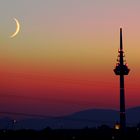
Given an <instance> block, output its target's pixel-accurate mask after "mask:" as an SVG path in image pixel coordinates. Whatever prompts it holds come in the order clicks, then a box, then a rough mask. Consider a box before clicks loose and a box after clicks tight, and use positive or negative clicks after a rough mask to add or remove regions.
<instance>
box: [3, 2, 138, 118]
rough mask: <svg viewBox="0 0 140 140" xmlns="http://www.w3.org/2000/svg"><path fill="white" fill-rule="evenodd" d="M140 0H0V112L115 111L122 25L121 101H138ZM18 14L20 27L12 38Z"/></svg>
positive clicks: (47, 113)
mask: <svg viewBox="0 0 140 140" xmlns="http://www.w3.org/2000/svg"><path fill="white" fill-rule="evenodd" d="M139 13H140V1H138V0H133V1H132V0H116V1H114V0H11V1H9V0H1V1H0V21H1V22H0V111H13V112H23V113H36V114H44V115H64V114H70V113H72V112H76V111H79V110H84V109H90V108H113V109H119V77H117V76H115V74H114V73H113V68H114V66H115V63H116V58H117V55H118V54H117V53H118V52H117V51H118V48H119V28H120V27H122V28H123V43H124V50H125V54H126V60H127V62H128V64H129V68H130V69H131V72H130V74H129V76H126V78H125V81H126V83H125V87H126V107H134V106H140V94H139V91H140V86H139V81H140V74H139V71H140V63H139V59H140V14H139ZM13 18H17V19H18V20H19V22H20V24H21V31H20V33H19V34H18V35H17V36H16V37H15V38H12V39H11V38H10V35H11V34H12V33H13V32H14V31H15V22H14V20H13Z"/></svg>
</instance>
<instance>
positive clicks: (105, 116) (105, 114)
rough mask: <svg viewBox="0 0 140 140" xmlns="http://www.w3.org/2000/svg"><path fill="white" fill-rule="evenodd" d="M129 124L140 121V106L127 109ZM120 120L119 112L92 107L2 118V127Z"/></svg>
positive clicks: (88, 124)
mask: <svg viewBox="0 0 140 140" xmlns="http://www.w3.org/2000/svg"><path fill="white" fill-rule="evenodd" d="M126 115H127V125H128V126H136V125H137V124H138V123H139V122H140V107H135V108H130V109H127V110H126ZM117 121H119V112H118V111H116V110H108V109H90V110H85V111H80V112H76V113H73V114H71V115H68V116H62V117H48V118H30V119H24V120H20V121H17V122H13V120H12V119H10V118H1V119H0V129H36V130H41V129H44V128H47V127H50V128H54V129H59V128H60V129H63V128H64V129H69V128H73V129H78V128H86V127H89V128H90V127H98V126H101V125H108V126H111V127H113V126H114V124H115V122H117Z"/></svg>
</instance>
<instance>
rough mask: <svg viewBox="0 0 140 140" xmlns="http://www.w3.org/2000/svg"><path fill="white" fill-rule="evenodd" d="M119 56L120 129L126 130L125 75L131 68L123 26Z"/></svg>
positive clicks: (117, 65) (117, 70)
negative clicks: (126, 58)
mask: <svg viewBox="0 0 140 140" xmlns="http://www.w3.org/2000/svg"><path fill="white" fill-rule="evenodd" d="M118 53H119V55H118V58H117V64H116V67H115V69H114V72H115V74H116V75H119V76H120V129H121V132H125V129H126V115H125V90H124V75H128V73H129V71H130V69H129V68H128V66H127V63H126V61H125V60H124V51H123V40H122V28H120V49H119V51H118Z"/></svg>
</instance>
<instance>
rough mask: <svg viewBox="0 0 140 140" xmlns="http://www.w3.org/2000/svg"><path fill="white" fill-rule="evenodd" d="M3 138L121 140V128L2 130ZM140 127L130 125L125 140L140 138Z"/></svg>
mask: <svg viewBox="0 0 140 140" xmlns="http://www.w3.org/2000/svg"><path fill="white" fill-rule="evenodd" d="M0 139H1V140H10V139H14V140H25V139H30V140H104V139H105V140H121V137H120V130H119V129H118V130H117V129H114V128H110V127H109V126H107V125H102V126H100V127H98V128H88V127H86V128H83V129H51V128H49V127H47V128H45V129H43V130H40V131H36V130H27V129H24V130H4V129H2V130H0ZM139 139H140V127H139V125H138V127H128V128H127V129H126V135H125V139H124V140H139Z"/></svg>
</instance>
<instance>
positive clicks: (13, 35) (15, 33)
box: [10, 18, 20, 38]
mask: <svg viewBox="0 0 140 140" xmlns="http://www.w3.org/2000/svg"><path fill="white" fill-rule="evenodd" d="M14 20H15V22H16V31H15V32H14V33H13V34H12V35H11V36H10V38H13V37H15V36H16V35H17V34H18V33H19V31H20V24H19V21H18V20H17V19H16V18H14Z"/></svg>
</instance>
